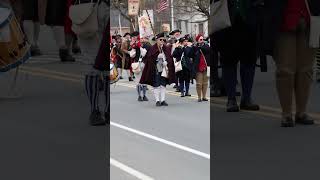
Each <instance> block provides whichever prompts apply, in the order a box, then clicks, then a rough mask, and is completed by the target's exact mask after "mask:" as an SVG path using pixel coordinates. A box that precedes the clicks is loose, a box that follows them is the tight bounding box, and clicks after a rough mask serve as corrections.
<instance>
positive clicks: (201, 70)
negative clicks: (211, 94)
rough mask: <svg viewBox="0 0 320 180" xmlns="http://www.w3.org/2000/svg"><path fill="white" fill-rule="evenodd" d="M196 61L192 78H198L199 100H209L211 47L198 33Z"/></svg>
mask: <svg viewBox="0 0 320 180" xmlns="http://www.w3.org/2000/svg"><path fill="white" fill-rule="evenodd" d="M193 49H194V50H193V52H194V55H193V56H194V62H193V70H192V71H191V72H192V78H193V79H196V89H197V94H198V102H201V101H208V99H207V90H208V83H209V82H208V81H209V77H208V75H207V71H208V66H210V62H209V61H210V47H209V45H207V44H205V42H204V38H203V35H202V34H199V35H197V37H196V45H195V46H193Z"/></svg>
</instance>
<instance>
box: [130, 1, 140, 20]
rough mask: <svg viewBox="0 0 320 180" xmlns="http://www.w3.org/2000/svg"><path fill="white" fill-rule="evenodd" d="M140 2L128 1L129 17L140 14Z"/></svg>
mask: <svg viewBox="0 0 320 180" xmlns="http://www.w3.org/2000/svg"><path fill="white" fill-rule="evenodd" d="M139 5H140V0H128V15H129V16H137V15H138V13H139Z"/></svg>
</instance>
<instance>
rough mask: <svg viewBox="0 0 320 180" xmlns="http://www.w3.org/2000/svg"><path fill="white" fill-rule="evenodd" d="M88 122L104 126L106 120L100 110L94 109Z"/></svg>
mask: <svg viewBox="0 0 320 180" xmlns="http://www.w3.org/2000/svg"><path fill="white" fill-rule="evenodd" d="M90 124H91V125H92V126H104V125H106V121H105V120H104V119H103V117H102V115H101V113H100V111H98V110H95V111H93V112H92V113H91V115H90Z"/></svg>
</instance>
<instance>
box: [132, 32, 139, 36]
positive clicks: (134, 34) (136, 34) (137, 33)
mask: <svg viewBox="0 0 320 180" xmlns="http://www.w3.org/2000/svg"><path fill="white" fill-rule="evenodd" d="M139 34H140V33H139V32H138V31H135V32H133V33H131V37H135V36H139Z"/></svg>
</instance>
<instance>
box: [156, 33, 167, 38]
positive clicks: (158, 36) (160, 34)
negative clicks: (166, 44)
mask: <svg viewBox="0 0 320 180" xmlns="http://www.w3.org/2000/svg"><path fill="white" fill-rule="evenodd" d="M162 37H166V35H165V34H164V32H162V33H159V34H157V35H156V37H155V39H159V38H162Z"/></svg>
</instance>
